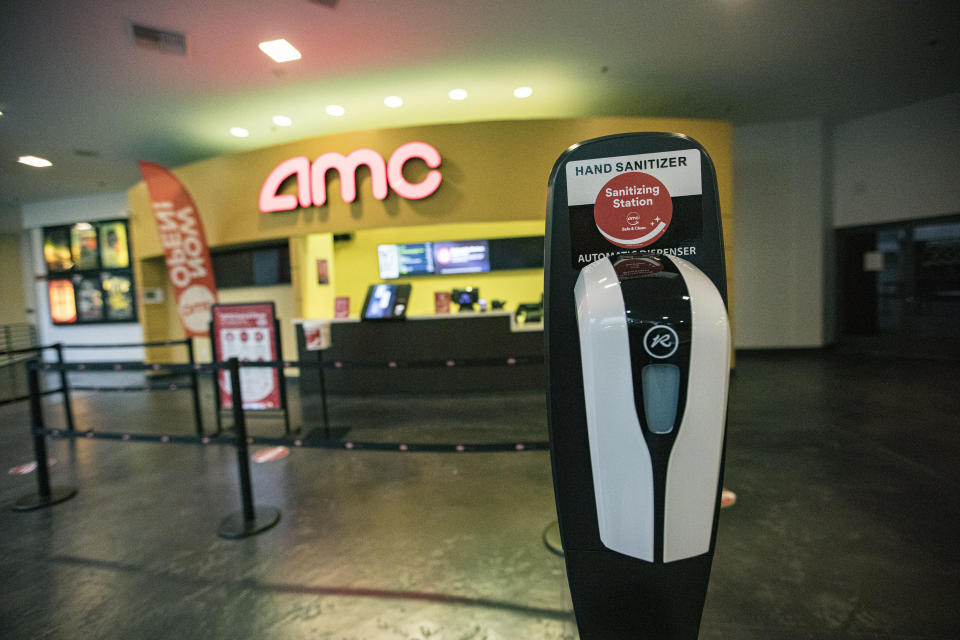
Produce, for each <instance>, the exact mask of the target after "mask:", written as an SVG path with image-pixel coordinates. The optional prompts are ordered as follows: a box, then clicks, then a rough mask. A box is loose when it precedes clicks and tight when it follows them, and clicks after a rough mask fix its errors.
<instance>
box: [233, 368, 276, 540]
mask: <svg viewBox="0 0 960 640" xmlns="http://www.w3.org/2000/svg"><path fill="white" fill-rule="evenodd" d="M229 366H230V387H231V389H230V391H231V396H232V399H233V429H234V432H235V433H236V441H235V442H236V448H237V466H238V468H239V470H240V494H241V498H242V501H243V510H242V511H241V512H240V513H234V514H232V515H229V516H227V517H226V518H224V520H223V522H221V523H220V529H219V530H218V531H217V534H218V535H219V536H220V537H221V538H246V537H248V536H252V535H255V534H257V533H260V532H261V531H266V530H267V529H269V528H270V527H272V526H273V525H275V524H277V522H278V521H279V520H280V511H279V510H278V509H274V508H273V507H254V506H253V487H252V486H251V484H250V455H249V453H248V450H247V424H246V420H245V418H244V416H243V398H242V396H241V393H240V361H239V360H238V359H237V358H230V363H229Z"/></svg>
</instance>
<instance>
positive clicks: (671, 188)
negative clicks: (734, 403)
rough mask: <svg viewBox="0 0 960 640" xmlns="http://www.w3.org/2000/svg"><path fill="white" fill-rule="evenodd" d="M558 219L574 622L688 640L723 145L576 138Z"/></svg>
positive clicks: (562, 434) (716, 342)
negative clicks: (712, 153)
mask: <svg viewBox="0 0 960 640" xmlns="http://www.w3.org/2000/svg"><path fill="white" fill-rule="evenodd" d="M547 220H548V221H547V256H546V265H547V267H546V268H547V275H546V291H545V301H546V305H545V313H546V325H545V332H546V338H547V353H548V365H549V368H548V376H549V392H548V395H549V405H550V406H549V418H550V436H551V450H552V460H553V472H554V484H555V489H556V496H557V510H558V516H559V522H560V531H561V537H562V540H563V545H564V553H565V557H566V562H567V573H568V577H569V581H570V590H571V595H572V597H573V603H574V608H575V611H576V615H577V624H578V626H579V629H580V637H581V638H583V640H593V639H598V640H601V639H602V640H617V639H621V638H622V639H628V638H629V639H634V638H656V639H658V640H695V639H696V638H697V636H698V632H699V626H700V617H701V613H702V610H703V604H704V599H705V597H706V589H707V584H708V581H709V576H710V564H711V561H712V557H713V548H714V542H715V538H716V522H717V515H718V509H719V497H720V490H721V481H722V466H723V450H724V424H725V416H726V401H727V382H728V379H729V368H730V331H729V325H728V321H727V313H726V304H725V293H726V286H725V285H726V283H725V277H724V270H723V265H724V261H723V242H722V236H721V234H720V219H719V207H718V206H717V191H716V178H715V175H714V173H713V167H712V163H711V161H710V159H709V157H708V156H707V154H706V152H705V151H704V150H703V149H702V148H701V147H700V146H699V145H698V144H697V143H696V142H694V141H692V140H690V139H689V138H685V137H683V136H678V135H672V134H625V135H621V136H611V137H607V138H599V139H596V140H591V141H588V142H585V143H582V144H579V145H575V146H574V147H571V148H570V150H568V151H567V152H566V153H565V154H564V155H563V156H561V158H560V159H559V160H558V162H557V164H556V166H555V168H554V171H553V173H552V175H551V180H550V190H549V203H548V211H547ZM680 256H683V257H680Z"/></svg>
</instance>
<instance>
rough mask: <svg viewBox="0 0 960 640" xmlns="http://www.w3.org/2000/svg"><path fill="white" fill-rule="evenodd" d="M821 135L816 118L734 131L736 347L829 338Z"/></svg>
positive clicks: (817, 341) (797, 343)
mask: <svg viewBox="0 0 960 640" xmlns="http://www.w3.org/2000/svg"><path fill="white" fill-rule="evenodd" d="M823 140H824V133H823V126H822V125H821V123H820V122H819V121H811V120H805V121H795V122H777V123H771V124H757V125H746V126H738V127H735V128H734V130H733V173H734V176H733V185H734V197H733V202H734V216H733V219H734V234H733V238H734V243H735V248H736V253H735V256H734V287H733V300H732V306H733V313H734V336H733V339H734V346H735V347H736V348H740V349H754V348H778V347H779V348H788V347H819V346H823V344H824V323H823V313H824V306H823V305H824V275H825V274H824V240H825V234H826V229H825V227H826V226H827V225H826V214H825V211H824V209H825V207H824V191H823V189H824V175H823V166H824V163H823V155H824V142H823Z"/></svg>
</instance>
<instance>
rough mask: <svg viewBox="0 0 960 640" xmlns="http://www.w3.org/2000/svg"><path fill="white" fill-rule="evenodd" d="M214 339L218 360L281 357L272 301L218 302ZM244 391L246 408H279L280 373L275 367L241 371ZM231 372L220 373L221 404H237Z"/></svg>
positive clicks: (260, 359) (256, 359)
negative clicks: (234, 398)
mask: <svg viewBox="0 0 960 640" xmlns="http://www.w3.org/2000/svg"><path fill="white" fill-rule="evenodd" d="M212 313H213V334H214V335H213V336H212V339H213V340H214V343H215V345H216V348H217V361H218V362H226V361H227V360H229V359H230V358H237V359H239V360H240V362H271V361H275V360H279V359H280V353H279V349H277V335H276V331H275V324H274V319H275V318H276V315H275V314H274V310H273V303H272V302H254V303H249V304H215V305H213V307H212ZM240 393H241V395H242V396H243V408H244V409H279V408H280V406H281V405H280V376H279V375H278V373H277V369H275V368H273V367H248V368H244V369H241V370H240ZM232 394H233V389H232V386H231V384H230V372H229V371H221V372H220V406H221V407H224V408H228V407H231V406H232V405H233V395H232Z"/></svg>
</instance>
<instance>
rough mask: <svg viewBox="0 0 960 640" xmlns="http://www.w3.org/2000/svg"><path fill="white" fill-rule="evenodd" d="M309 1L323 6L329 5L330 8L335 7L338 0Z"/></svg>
mask: <svg viewBox="0 0 960 640" xmlns="http://www.w3.org/2000/svg"><path fill="white" fill-rule="evenodd" d="M310 2H312V3H313V4H319V5H320V6H323V7H329V8H330V9H336V8H337V3H338V2H340V0H310Z"/></svg>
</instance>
